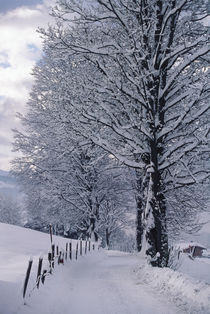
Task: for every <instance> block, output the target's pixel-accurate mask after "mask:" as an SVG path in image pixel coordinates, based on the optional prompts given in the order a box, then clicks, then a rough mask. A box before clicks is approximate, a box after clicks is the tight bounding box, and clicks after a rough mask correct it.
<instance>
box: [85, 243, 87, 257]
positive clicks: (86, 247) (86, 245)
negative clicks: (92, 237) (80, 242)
mask: <svg viewBox="0 0 210 314" xmlns="http://www.w3.org/2000/svg"><path fill="white" fill-rule="evenodd" d="M85 254H87V239H86V240H85Z"/></svg>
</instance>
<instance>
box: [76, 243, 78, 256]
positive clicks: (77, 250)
mask: <svg viewBox="0 0 210 314" xmlns="http://www.w3.org/2000/svg"><path fill="white" fill-rule="evenodd" d="M77 257H78V242H77V245H76V260H77Z"/></svg>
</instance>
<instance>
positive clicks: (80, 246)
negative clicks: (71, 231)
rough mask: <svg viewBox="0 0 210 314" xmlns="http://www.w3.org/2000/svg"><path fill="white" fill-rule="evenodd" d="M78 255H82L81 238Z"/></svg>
mask: <svg viewBox="0 0 210 314" xmlns="http://www.w3.org/2000/svg"><path fill="white" fill-rule="evenodd" d="M80 255H81V256H82V240H80Z"/></svg>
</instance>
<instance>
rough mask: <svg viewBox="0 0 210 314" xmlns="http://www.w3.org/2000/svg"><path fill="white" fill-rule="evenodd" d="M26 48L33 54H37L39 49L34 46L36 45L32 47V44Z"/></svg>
mask: <svg viewBox="0 0 210 314" xmlns="http://www.w3.org/2000/svg"><path fill="white" fill-rule="evenodd" d="M27 47H28V49H29V50H30V51H31V52H33V53H37V52H39V50H40V49H39V48H38V47H37V46H36V45H34V44H27Z"/></svg>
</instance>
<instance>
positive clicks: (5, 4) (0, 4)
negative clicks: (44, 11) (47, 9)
mask: <svg viewBox="0 0 210 314" xmlns="http://www.w3.org/2000/svg"><path fill="white" fill-rule="evenodd" d="M41 3H43V0H0V12H1V13H5V12H7V11H10V10H14V9H16V8H18V7H20V6H32V5H37V4H41Z"/></svg>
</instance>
